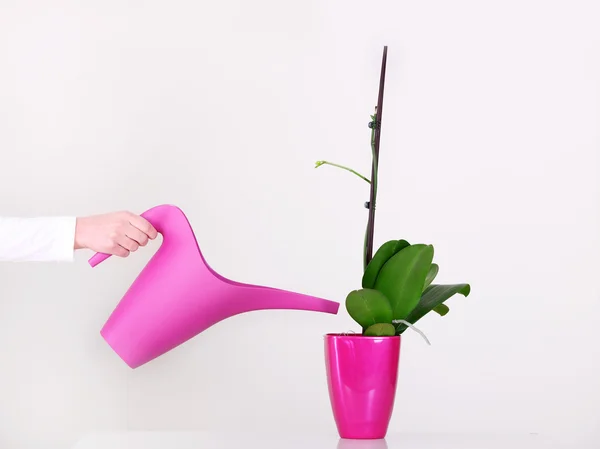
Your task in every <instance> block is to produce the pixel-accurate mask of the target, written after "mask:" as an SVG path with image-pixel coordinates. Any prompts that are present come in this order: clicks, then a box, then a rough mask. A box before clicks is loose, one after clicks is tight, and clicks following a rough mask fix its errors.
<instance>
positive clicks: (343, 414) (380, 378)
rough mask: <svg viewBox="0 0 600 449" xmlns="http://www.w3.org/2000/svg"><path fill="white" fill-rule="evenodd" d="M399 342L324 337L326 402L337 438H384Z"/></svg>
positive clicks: (391, 402) (395, 377)
mask: <svg viewBox="0 0 600 449" xmlns="http://www.w3.org/2000/svg"><path fill="white" fill-rule="evenodd" d="M400 339H401V337H400V336H395V337H365V336H362V335H360V334H359V335H341V334H328V335H326V336H325V365H326V371H327V384H328V388H329V399H330V401H331V407H332V409H333V416H334V419H335V423H336V425H337V429H338V433H339V435H340V437H341V438H345V439H382V438H385V436H386V434H387V431H388V426H389V423H390V419H391V417H392V412H393V410H394V401H395V398H396V386H397V380H398V364H399V360H400Z"/></svg>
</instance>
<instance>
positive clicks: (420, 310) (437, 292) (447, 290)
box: [400, 284, 471, 332]
mask: <svg viewBox="0 0 600 449" xmlns="http://www.w3.org/2000/svg"><path fill="white" fill-rule="evenodd" d="M457 293H459V294H461V295H463V296H464V297H465V298H466V297H467V296H469V293H471V286H470V285H469V284H455V285H430V286H429V287H428V288H427V289H426V290H425V291H424V292H423V296H421V299H420V300H419V303H418V304H417V306H416V307H415V308H414V310H413V311H412V312H411V313H410V314H409V315H408V317H406V321H408V322H409V323H411V324H415V323H416V322H417V321H419V320H420V319H421V318H423V317H424V316H425V315H427V314H428V313H429V312H430V311H431V310H434V309H436V308H438V307H439V306H440V305H444V304H443V303H444V301H446V300H447V299H449V298H450V297H452V296H454V295H456V294H457ZM446 308H447V306H446ZM442 310H443V309H442ZM448 310H450V309H448ZM436 312H438V311H437V310H436ZM438 313H439V312H438ZM446 313H447V312H446ZM440 315H442V314H440ZM444 315H445V314H444ZM442 316H443V315H442ZM404 330H406V326H405V325H402V329H400V332H403V331H404Z"/></svg>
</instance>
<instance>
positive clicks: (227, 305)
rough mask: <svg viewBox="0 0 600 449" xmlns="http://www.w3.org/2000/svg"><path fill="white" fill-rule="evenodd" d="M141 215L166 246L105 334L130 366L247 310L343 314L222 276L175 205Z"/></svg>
mask: <svg viewBox="0 0 600 449" xmlns="http://www.w3.org/2000/svg"><path fill="white" fill-rule="evenodd" d="M141 215H142V216H143V217H144V218H145V219H147V220H148V221H149V222H150V223H152V225H153V226H154V227H155V228H156V230H157V231H158V232H159V233H160V234H161V235H162V237H163V241H162V244H161V246H160V248H159V249H158V251H157V252H156V253H155V254H154V255H153V257H152V258H151V259H150V261H149V262H148V263H147V265H146V266H145V267H144V268H143V270H142V271H141V272H140V274H139V275H138V277H137V278H136V279H135V281H134V282H133V283H132V284H131V286H130V287H129V289H128V290H127V292H126V293H125V295H124V296H123V298H122V299H121V301H120V302H119V303H118V305H117V307H116V308H115V310H114V311H113V312H112V314H111V315H110V317H109V318H108V320H107V322H106V323H105V325H104V326H103V328H102V330H101V332H100V333H101V335H102V337H103V338H104V339H105V340H106V342H107V343H108V344H109V345H110V347H111V348H112V349H113V350H114V351H115V352H116V353H117V354H118V355H119V357H121V359H122V360H123V361H124V362H125V363H127V365H129V367H131V368H137V367H139V366H141V365H143V364H145V363H148V362H149V361H151V360H153V359H155V358H157V357H159V356H161V355H163V354H165V353H166V352H168V351H170V350H172V349H173V348H175V347H177V346H179V345H181V344H182V343H184V342H186V341H188V340H190V339H191V338H193V337H195V336H196V335H198V334H199V333H201V332H203V331H204V330H206V329H208V328H209V327H211V326H213V325H214V324H216V323H218V322H220V321H222V320H224V319H226V318H229V317H232V316H234V315H238V314H241V313H244V312H249V311H256V310H266V309H294V310H305V311H315V312H323V313H331V314H337V312H338V309H339V303H337V302H334V301H329V300H326V299H322V298H317V297H314V296H309V295H304V294H300V293H295V292H291V291H287V290H280V289H275V288H270V287H263V286H258V285H252V284H244V283H240V282H235V281H232V280H229V279H227V278H225V277H223V276H221V275H220V274H219V273H217V272H216V271H214V270H213V269H212V268H211V267H210V266H209V265H208V263H207V262H206V260H205V259H204V257H203V255H202V252H201V250H200V247H199V245H198V242H197V240H196V237H195V235H194V232H193V230H192V227H191V225H190V223H189V222H188V220H187V218H186V216H185V214H184V213H183V211H182V210H181V209H179V208H178V207H176V206H171V205H162V206H157V207H154V208H152V209H149V210H148V211H146V212H144V213H143V214H141ZM108 257H109V255H107V254H102V253H97V254H95V255H94V256H93V257H92V258H91V259H90V261H89V263H90V265H91V266H92V267H94V266H96V265H98V264H99V263H100V262H102V261H103V260H105V259H107V258H108Z"/></svg>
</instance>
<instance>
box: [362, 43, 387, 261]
mask: <svg viewBox="0 0 600 449" xmlns="http://www.w3.org/2000/svg"><path fill="white" fill-rule="evenodd" d="M386 62H387V45H386V46H384V47H383V57H382V59H381V75H380V77H379V97H378V99H377V108H376V109H375V120H374V122H372V125H370V126H372V127H373V129H374V131H375V138H374V149H373V162H372V165H371V196H370V198H369V203H368V207H369V221H368V223H367V235H366V243H365V245H366V249H365V267H366V265H367V264H368V263H369V262H370V261H371V259H372V258H373V235H374V232H375V208H376V206H377V181H378V168H379V141H380V140H381V118H382V116H383V88H384V85H385V68H386Z"/></svg>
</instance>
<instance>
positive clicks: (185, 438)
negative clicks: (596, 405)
mask: <svg viewBox="0 0 600 449" xmlns="http://www.w3.org/2000/svg"><path fill="white" fill-rule="evenodd" d="M73 449H575V448H573V447H570V446H569V445H568V444H567V445H565V444H560V443H558V442H554V441H552V439H550V438H544V437H543V436H540V435H528V434H526V435H514V436H506V435H475V434H474V435H467V434H439V435H433V434H392V435H388V436H387V437H386V439H385V440H362V441H361V440H342V439H340V438H338V437H337V435H336V434H329V435H320V436H319V435H308V434H307V435H301V434H289V435H256V434H247V433H239V434H238V433H220V434H219V433H209V432H122V433H99V434H90V435H87V436H86V437H84V438H83V439H81V440H80V441H79V442H78V443H77V444H76V445H75V446H74V447H73ZM577 449H588V448H585V447H581V446H578V447H577ZM589 449H592V448H591V446H590V448H589Z"/></svg>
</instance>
